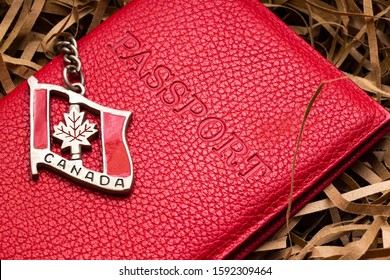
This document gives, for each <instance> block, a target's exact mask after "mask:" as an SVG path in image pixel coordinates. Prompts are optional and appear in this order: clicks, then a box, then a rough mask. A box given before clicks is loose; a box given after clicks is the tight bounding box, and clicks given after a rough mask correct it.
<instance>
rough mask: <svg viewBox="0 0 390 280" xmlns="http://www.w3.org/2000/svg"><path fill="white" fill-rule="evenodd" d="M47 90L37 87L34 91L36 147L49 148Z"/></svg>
mask: <svg viewBox="0 0 390 280" xmlns="http://www.w3.org/2000/svg"><path fill="white" fill-rule="evenodd" d="M47 103H48V99H47V91H46V90H45V89H36V90H35V91H34V105H33V106H34V109H33V110H34V111H33V113H34V114H33V115H34V119H33V122H34V144H33V145H34V148H35V149H47V148H49V143H48V133H49V131H48V129H49V128H48V123H47V120H48V116H47V105H48V104H47Z"/></svg>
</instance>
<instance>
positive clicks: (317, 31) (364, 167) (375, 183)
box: [0, 0, 390, 259]
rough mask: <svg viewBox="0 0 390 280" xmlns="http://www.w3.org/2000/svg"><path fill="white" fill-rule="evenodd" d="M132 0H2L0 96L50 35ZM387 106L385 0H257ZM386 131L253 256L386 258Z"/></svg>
mask: <svg viewBox="0 0 390 280" xmlns="http://www.w3.org/2000/svg"><path fill="white" fill-rule="evenodd" d="M127 2H130V1H121V0H116V1H108V0H100V1H90V0H83V1H77V0H50V1H40V0H35V1H33V0H0V97H1V96H4V95H6V94H7V93H9V92H10V91H11V90H13V89H14V88H15V87H16V86H17V85H19V84H20V83H21V82H23V81H24V80H26V79H27V78H28V77H30V76H31V75H33V74H34V73H35V72H36V71H37V70H39V69H40V68H41V67H42V66H44V65H45V64H46V63H48V62H49V61H50V59H52V58H53V56H54V55H55V54H54V51H53V45H54V41H55V38H56V35H57V34H58V33H61V32H69V33H71V34H76V38H77V39H80V38H81V37H82V36H84V35H85V34H86V33H87V32H89V31H90V30H92V29H93V28H94V27H96V26H97V25H98V24H100V23H101V22H102V21H104V20H105V19H106V18H108V17H109V16H110V15H111V14H113V13H114V12H115V11H117V10H118V9H120V8H121V7H123V6H124V5H125V4H126V3H127ZM262 2H263V3H264V4H265V5H266V6H267V7H268V8H270V9H271V10H272V11H273V12H274V13H275V14H277V15H278V16H279V17H280V18H281V19H282V20H283V21H284V22H286V23H287V24H288V25H289V26H290V27H291V28H293V29H294V30H295V31H296V32H297V33H298V34H300V35H301V36H302V37H303V38H304V39H305V40H306V41H307V42H309V43H310V44H311V45H312V46H313V47H314V48H316V49H317V50H318V51H319V52H320V53H322V54H323V55H324V56H325V57H326V58H327V59H328V60H329V61H331V62H332V63H333V64H334V65H335V66H336V67H338V68H339V69H341V70H342V71H343V72H344V73H345V74H346V75H347V76H348V77H349V78H351V79H352V80H353V81H355V82H356V83H357V84H358V85H359V86H360V87H361V88H363V89H364V90H366V91H367V92H368V93H369V94H370V95H371V96H372V97H373V98H375V99H376V100H377V101H378V102H380V103H382V104H383V105H384V106H385V107H386V108H389V109H390V3H389V1H387V0H375V1H373V0H358V1H355V0H332V1H331V0H329V1H321V0H306V1H302V0H269V1H267V0H262ZM389 170H390V137H389V136H385V137H384V138H383V139H382V140H381V141H380V142H379V143H378V144H377V145H376V146H375V147H374V148H372V149H371V150H370V151H369V152H368V153H366V154H365V155H364V156H362V157H361V158H360V159H359V160H358V161H357V162H356V163H355V164H354V165H353V166H352V167H350V168H349V169H348V170H347V171H346V172H344V173H343V174H342V175H341V176H339V178H338V179H336V180H335V181H334V182H333V183H332V184H331V185H330V186H328V187H327V188H326V189H325V191H324V192H322V193H321V194H320V195H319V196H318V197H317V198H316V199H315V200H313V201H312V202H311V203H309V204H308V205H307V206H306V207H305V208H303V209H302V210H301V211H300V212H299V213H298V214H296V215H295V216H294V217H290V219H289V223H288V227H289V229H290V230H287V227H286V226H285V227H284V228H282V229H281V230H280V231H279V232H277V233H276V234H275V235H274V236H272V237H271V238H270V239H269V240H268V241H267V242H265V243H264V244H263V245H262V246H260V247H259V248H258V249H257V250H255V251H254V252H253V253H252V254H251V255H250V256H249V258H251V259H390V225H389V216H390V171H389Z"/></svg>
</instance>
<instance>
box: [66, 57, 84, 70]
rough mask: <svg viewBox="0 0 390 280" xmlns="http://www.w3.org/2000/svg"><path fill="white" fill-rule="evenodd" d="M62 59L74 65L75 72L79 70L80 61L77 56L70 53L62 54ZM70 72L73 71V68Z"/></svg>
mask: <svg viewBox="0 0 390 280" xmlns="http://www.w3.org/2000/svg"><path fill="white" fill-rule="evenodd" d="M64 61H65V62H66V63H69V64H70V65H74V66H75V67H76V71H77V72H80V71H81V61H80V59H79V58H78V57H77V56H75V55H72V54H71V55H68V54H67V55H64ZM67 66H69V65H67ZM67 66H66V67H67ZM71 72H72V73H73V70H72V71H71Z"/></svg>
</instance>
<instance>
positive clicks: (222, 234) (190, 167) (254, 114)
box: [0, 0, 389, 259]
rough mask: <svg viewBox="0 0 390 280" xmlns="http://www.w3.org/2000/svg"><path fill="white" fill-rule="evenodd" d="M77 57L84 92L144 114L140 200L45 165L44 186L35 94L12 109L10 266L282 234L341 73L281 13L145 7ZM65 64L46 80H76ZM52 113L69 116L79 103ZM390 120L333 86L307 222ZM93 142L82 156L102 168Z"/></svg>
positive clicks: (159, 252) (213, 245)
mask: <svg viewBox="0 0 390 280" xmlns="http://www.w3.org/2000/svg"><path fill="white" fill-rule="evenodd" d="M79 54H80V58H81V60H82V62H83V69H84V73H85V78H86V97H88V98H89V99H90V100H93V101H95V102H98V103H100V104H102V105H105V106H110V107H112V108H116V109H121V110H129V111H132V112H133V118H132V122H131V123H130V126H129V129H128V130H127V134H126V139H127V142H128V144H129V148H130V151H131V154H132V159H133V163H134V176H135V177H134V186H133V189H132V192H131V194H130V195H128V196H122V197H120V196H112V195H109V194H104V193H99V192H97V191H93V190H90V189H88V188H85V187H82V186H78V185H76V184H74V183H72V182H70V181H68V180H67V179H65V178H62V177H61V176H59V175H57V174H55V173H53V172H52V171H49V170H46V169H41V170H40V171H39V179H38V180H36V181H33V180H32V178H31V175H30V174H31V173H30V166H29V145H30V144H29V141H30V140H29V135H30V131H29V119H30V117H29V92H28V87H27V84H26V83H25V84H23V85H21V86H20V87H18V88H17V89H16V90H15V91H13V92H12V93H11V94H9V95H8V96H6V97H5V98H3V99H2V100H1V101H0V112H1V118H0V127H1V131H0V224H1V229H0V239H1V242H0V248H1V251H0V258H1V259H221V258H242V257H244V256H245V255H246V254H248V253H249V252H250V250H252V249H254V247H255V246H257V245H258V244H259V243H261V242H263V241H264V240H265V239H266V238H267V237H269V236H270V234H272V233H273V232H274V231H275V230H276V229H277V228H278V227H279V226H281V225H282V224H283V222H284V212H285V209H286V207H287V202H288V196H289V190H290V180H291V167H292V160H293V155H294V151H295V146H296V141H297V137H298V133H299V129H300V126H301V123H302V119H303V116H304V112H305V109H306V107H307V105H308V102H309V100H310V98H311V97H312V96H313V94H314V93H315V92H316V90H317V88H318V87H319V86H320V84H321V83H322V82H324V81H328V80H331V79H335V78H339V77H342V76H343V75H342V73H341V72H339V71H338V70H337V69H336V68H334V67H333V66H331V65H330V63H328V62H327V61H326V60H325V59H324V58H322V57H321V56H320V55H319V54H318V53H317V52H316V51H314V50H313V49H312V48H311V47H310V46H308V45H307V44H306V43H305V42H304V41H302V40H301V39H300V38H299V37H298V36H297V35H296V34H295V33H294V32H293V31H292V30H290V29H289V28H288V27H286V26H285V25H284V24H283V23H282V22H281V21H280V20H279V19H277V18H276V17H275V16H274V15H273V14H272V13H271V12H270V11H268V10H267V9H266V8H265V7H264V6H262V5H261V4H260V3H258V2H257V1H255V0H236V1H233V0H223V1H222V0H221V1H206V0H204V1H199V0H197V1H190V0H186V1H183V0H180V1H178V0H177V1H171V0H170V1H155V0H142V1H137V0H135V1H132V2H131V3H130V4H128V5H127V6H125V7H124V8H123V9H122V10H120V11H119V12H117V13H116V14H115V15H113V16H112V17H111V18H109V19H108V20H107V21H106V22H104V23H103V24H102V25H100V26H99V27H98V28H96V29H95V30H94V31H92V32H91V33H90V34H88V35H87V36H85V37H84V38H83V39H82V40H80V42H79ZM62 67H63V62H62V59H61V58H57V59H54V60H53V61H52V62H51V63H49V64H48V65H47V66H46V67H44V68H43V69H42V70H41V71H39V72H38V73H37V74H36V75H35V77H36V78H37V79H38V81H39V82H41V83H52V84H56V85H64V84H63V81H62V77H61V71H62ZM51 106H52V110H51V119H52V121H53V122H54V121H59V120H61V118H62V116H61V115H62V114H63V113H64V112H66V111H67V105H66V104H62V103H61V102H60V101H58V100H54V101H53V102H52V104H51ZM388 120H389V115H388V113H387V112H386V111H385V110H384V109H383V108H382V107H380V106H379V105H378V104H377V103H376V102H375V101H374V100H372V99H371V98H370V97H369V96H367V95H366V94H365V93H364V92H362V91H361V90H360V89H359V88H358V87H357V86H356V85H355V84H353V83H352V82H351V81H349V80H346V79H344V80H339V81H335V82H332V83H328V84H326V85H325V86H324V88H323V90H322V91H321V93H320V95H319V97H318V99H317V100H316V101H315V104H314V106H313V108H312V111H311V112H310V115H309V117H308V119H307V122H306V125H305V129H304V133H303V138H302V143H301V147H300V149H299V155H298V161H297V169H296V179H295V192H294V203H295V204H294V205H295V206H294V211H297V210H298V209H299V208H300V207H302V206H303V205H304V204H305V203H307V202H308V201H309V200H310V199H311V198H313V196H315V195H316V194H317V193H318V192H319V191H320V190H322V189H323V188H324V187H325V186H326V185H327V184H328V183H329V182H330V181H331V180H332V179H334V178H335V177H336V176H337V175H338V174H340V172H342V171H343V170H344V169H345V168H346V167H347V166H348V164H350V163H351V162H352V161H353V160H355V159H356V158H357V157H358V156H359V155H361V154H362V153H363V152H364V151H365V150H366V149H367V148H368V147H369V146H370V145H371V144H372V143H373V142H375V141H376V140H377V139H379V138H380V137H381V136H382V135H383V134H384V133H385V132H386V131H387V128H388V126H387V123H388ZM93 143H94V144H93V148H92V151H91V152H90V153H85V157H83V160H84V163H85V165H87V166H88V167H89V168H92V169H96V170H98V169H99V168H101V164H102V163H101V162H102V159H101V150H100V148H99V141H98V140H96V141H94V142H93ZM53 145H54V148H53V149H57V150H56V152H59V148H58V144H55V143H53ZM56 145H57V146H56Z"/></svg>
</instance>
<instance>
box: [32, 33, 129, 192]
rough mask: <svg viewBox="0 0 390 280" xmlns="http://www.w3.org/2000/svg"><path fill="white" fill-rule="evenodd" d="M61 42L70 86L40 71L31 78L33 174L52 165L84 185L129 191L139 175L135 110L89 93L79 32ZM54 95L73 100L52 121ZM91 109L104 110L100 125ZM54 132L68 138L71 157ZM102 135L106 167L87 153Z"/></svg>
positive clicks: (62, 139) (98, 112) (65, 143)
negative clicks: (132, 135) (132, 129)
mask: <svg viewBox="0 0 390 280" xmlns="http://www.w3.org/2000/svg"><path fill="white" fill-rule="evenodd" d="M55 47H56V49H57V50H58V51H59V52H61V53H63V60H64V68H63V71H62V76H63V79H64V82H65V85H66V87H63V86H60V85H54V84H43V83H39V81H38V80H37V79H36V78H35V77H34V76H32V77H30V78H29V79H28V85H29V88H30V129H31V132H30V138H31V140H30V162H31V173H32V175H33V178H35V179H37V178H38V168H39V167H46V168H48V169H50V170H52V171H54V172H55V173H58V174H60V175H62V176H64V177H66V178H68V179H70V180H72V181H74V182H76V183H78V184H80V185H84V186H87V187H90V188H94V189H97V190H102V191H106V192H110V193H118V194H121V193H123V194H128V193H129V191H130V188H131V186H132V184H133V177H134V171H133V162H132V159H131V155H130V150H129V147H128V145H127V141H126V130H127V127H128V125H129V123H130V119H131V114H132V113H131V112H130V111H123V110H115V109H112V108H109V107H106V106H102V105H100V104H98V103H95V102H93V101H91V100H89V99H87V98H85V96H84V95H85V92H86V90H85V86H84V83H85V80H84V74H83V71H82V63H81V60H80V58H79V52H78V47H77V42H76V40H75V39H74V38H73V37H71V36H69V37H66V38H65V39H64V40H62V41H60V42H58V43H57V44H56V45H55ZM46 71H48V70H46ZM53 95H54V96H59V97H62V98H65V99H66V100H67V102H68V103H69V111H68V113H65V114H64V117H63V121H60V122H59V123H57V124H56V125H52V124H51V118H50V115H51V112H50V100H51V97H52V96H53ZM81 108H82V109H83V111H81ZM86 111H88V112H90V113H92V114H95V115H97V116H99V118H100V126H99V127H98V126H97V125H96V124H93V123H90V122H89V120H88V119H87V118H86V114H85V112H86ZM53 130H54V133H53V134H51V133H52V132H53ZM98 130H99V131H98ZM52 137H53V138H54V139H57V140H59V141H60V142H62V145H61V152H62V153H66V152H68V151H70V157H69V158H65V157H63V156H62V155H60V154H57V153H55V152H54V151H53V150H52V149H51V146H52ZM96 137H100V143H101V151H102V163H101V164H97V165H98V166H99V165H100V166H102V170H92V169H90V168H88V167H87V166H85V165H84V163H83V159H82V149H83V148H89V150H91V149H92V144H91V143H90V141H92V140H93V139H94V138H96ZM53 187H56V186H53Z"/></svg>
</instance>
